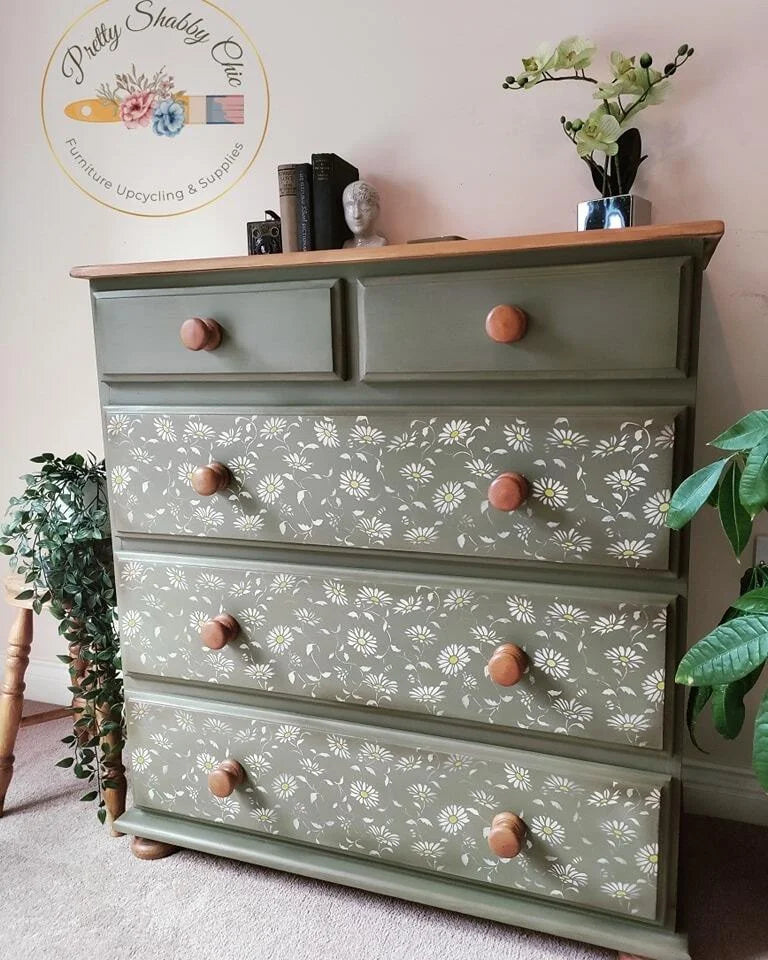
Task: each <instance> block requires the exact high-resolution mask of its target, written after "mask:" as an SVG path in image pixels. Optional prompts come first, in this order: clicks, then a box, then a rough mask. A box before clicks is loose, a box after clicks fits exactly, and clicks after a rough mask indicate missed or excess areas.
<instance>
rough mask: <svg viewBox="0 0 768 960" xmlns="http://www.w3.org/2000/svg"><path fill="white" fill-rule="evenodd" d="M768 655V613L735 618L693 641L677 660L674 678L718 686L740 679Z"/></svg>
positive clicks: (696, 683)
mask: <svg viewBox="0 0 768 960" xmlns="http://www.w3.org/2000/svg"><path fill="white" fill-rule="evenodd" d="M766 657H768V616H764V615H762V616H761V615H750V616H745V617H735V618H734V619H733V620H729V621H728V622H727V623H722V624H720V626H717V627H715V629H714V630H713V631H712V632H711V633H708V634H707V636H706V637H702V638H701V640H699V641H698V642H697V643H695V644H694V645H693V646H692V647H691V649H690V650H689V651H688V653H686V655H685V656H684V657H683V659H682V660H681V661H680V666H679V667H678V668H677V674H676V675H675V680H676V682H677V683H684V684H686V685H687V686H697V687H700V686H706V685H711V686H717V685H719V684H724V683H731V681H733V680H740V679H741V678H742V677H746V676H747V674H748V673H750V672H751V671H752V670H755V669H756V668H757V667H759V666H760V664H762V663H764V662H765V659H766Z"/></svg>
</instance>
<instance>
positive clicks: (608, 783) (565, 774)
mask: <svg viewBox="0 0 768 960" xmlns="http://www.w3.org/2000/svg"><path fill="white" fill-rule="evenodd" d="M127 716H128V732H129V743H130V756H131V764H132V767H133V793H134V802H135V803H136V805H137V806H138V807H142V808H149V809H155V810H159V811H164V812H167V813H173V814H174V815H176V816H182V817H190V818H193V819H196V820H202V821H208V822H213V823H219V824H222V825H223V826H225V827H231V828H235V829H238V830H244V831H246V832H248V833H251V834H259V833H262V834H268V835H270V836H271V837H275V838H277V839H280V838H284V839H285V840H289V841H293V842H300V843H304V844H312V845H316V846H319V847H323V848H326V849H330V850H336V851H344V852H346V853H351V854H354V855H356V856H359V857H364V858H369V857H370V858H376V859H377V860H378V861H382V860H384V861H386V862H388V863H391V864H393V865H396V866H402V867H406V868H409V869H417V870H422V871H430V872H440V873H442V874H444V875H448V876H454V877H459V878H461V879H463V880H467V881H472V882H475V883H479V884H490V885H493V886H494V887H497V888H503V889H505V890H508V891H510V892H516V891H517V892H521V893H525V894H529V895H535V896H539V897H544V898H552V899H554V900H556V901H557V902H563V901H565V902H567V903H570V904H572V905H574V906H581V907H586V908H590V909H599V910H601V911H605V912H608V913H612V914H619V915H622V916H625V917H633V918H637V919H643V920H649V921H654V920H656V919H657V914H658V907H657V899H658V896H657V887H658V883H659V878H660V876H663V875H664V873H665V872H666V869H667V862H668V860H669V861H671V860H672V859H673V858H674V851H673V850H671V849H670V850H667V844H666V842H665V838H664V833H665V831H664V830H663V829H662V823H663V819H664V817H663V813H664V810H665V806H666V803H667V802H668V790H669V786H670V780H669V778H667V777H665V776H663V775H661V774H644V773H640V772H636V771H633V770H629V769H625V768H622V767H614V766H609V765H607V764H591V763H585V762H581V761H573V760H571V761H569V760H562V759H559V758H557V757H552V756H543V755H540V754H533V753H528V752H522V751H514V750H506V749H501V748H493V747H486V746H481V745H479V744H473V743H468V742H464V741H454V740H448V739H443V738H436V737H423V736H416V735H414V734H408V733H405V732H396V731H388V732H387V733H386V734H383V733H382V731H380V730H377V729H375V728H372V727H366V726H363V725H358V724H348V723H341V722H337V721H331V720H321V719H311V720H310V719H308V718H306V717H303V716H300V715H297V714H292V713H278V712H273V711H265V710H258V709H253V708H248V707H239V706H221V705H217V704H215V703H213V702H211V701H207V700H193V699H189V698H186V697H183V698H182V697H174V696H171V695H168V696H162V697H161V696H159V695H156V694H148V693H145V694H142V692H141V690H140V689H137V688H133V689H132V690H129V691H128V698H127ZM212 773H213V774H215V776H214V778H213V781H212V782H211V781H210V780H209V777H210V775H211V774H212ZM499 814H507V817H506V818H503V820H502V822H501V823H500V821H499V820H496V826H495V836H492V837H491V836H489V835H490V831H491V824H492V823H493V822H494V820H495V818H497V817H498V816H499ZM510 814H512V815H514V817H517V818H520V819H521V820H522V821H523V825H524V831H525V834H524V836H523V837H522V838H520V834H515V835H514V836H512V835H511V834H510V829H511V827H510V824H509V821H510V817H509V815H510ZM515 826H520V824H519V823H517V822H515ZM521 832H522V831H521ZM491 843H493V845H494V847H493V848H491ZM510 847H514V848H515V850H516V849H518V848H519V852H518V853H517V855H515V856H510V854H511V853H513V852H514V850H513V849H511V848H510ZM501 851H504V852H503V853H502V852H501ZM507 851H509V852H507Z"/></svg>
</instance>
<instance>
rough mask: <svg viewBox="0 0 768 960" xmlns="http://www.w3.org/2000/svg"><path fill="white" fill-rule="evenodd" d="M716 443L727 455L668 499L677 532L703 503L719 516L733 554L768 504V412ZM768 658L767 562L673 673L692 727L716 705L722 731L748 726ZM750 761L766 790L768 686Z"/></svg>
mask: <svg viewBox="0 0 768 960" xmlns="http://www.w3.org/2000/svg"><path fill="white" fill-rule="evenodd" d="M711 445H712V446H714V447H717V448H718V449H719V450H721V451H723V452H724V453H725V454H726V456H724V457H721V458H720V459H719V460H716V461H715V462H714V463H710V464H708V465H707V466H706V467H702V469H701V470H698V471H697V472H696V473H694V474H693V475H692V476H690V477H688V479H687V480H684V481H683V482H682V483H681V484H680V486H679V487H678V488H677V490H676V491H675V494H674V496H673V497H672V499H671V501H670V504H669V511H668V513H667V524H668V525H669V526H670V527H672V529H673V530H679V529H680V528H681V527H683V526H685V524H687V523H688V522H689V520H691V518H692V517H693V516H694V514H696V513H697V512H698V511H699V510H700V509H701V508H702V507H703V506H704V505H705V504H709V505H710V506H712V507H714V508H715V509H716V510H717V512H718V514H719V515H720V521H721V523H722V527H723V530H724V532H725V535H726V537H727V538H728V542H729V543H730V545H731V548H732V549H733V552H734V554H735V555H736V556H737V557H739V556H741V554H742V553H743V552H744V549H745V547H746V546H747V543H748V542H749V540H750V537H751V535H752V523H753V520H754V518H755V517H756V516H757V515H758V514H759V513H760V512H761V511H763V510H765V509H766V507H767V506H768V410H756V411H753V412H752V413H749V414H747V416H746V417H743V418H742V419H741V420H739V421H738V423H735V424H734V425H733V426H732V427H730V428H729V429H728V430H726V431H725V432H724V433H721V434H720V436H719V437H716V438H715V439H714V440H713V441H712V443H711ZM766 659H768V567H766V566H765V564H759V565H757V566H755V567H751V568H750V569H748V570H747V571H746V573H745V574H744V576H743V577H742V579H741V593H740V596H739V597H738V598H737V599H736V600H734V601H733V603H732V604H731V606H730V607H729V608H728V610H727V611H726V612H725V614H724V616H723V619H722V620H721V622H720V624H719V625H718V626H717V627H715V629H714V630H712V631H711V633H708V634H707V635H706V636H705V637H702V638H701V640H699V641H698V642H697V643H696V644H694V646H692V647H691V649H690V650H689V651H688V653H686V655H685V656H684V657H683V659H682V660H681V662H680V666H679V667H678V669H677V676H676V677H675V679H676V681H677V682H678V683H682V684H685V685H687V686H689V687H690V688H691V691H690V693H689V696H688V709H687V716H688V729H689V731H690V734H691V739H692V740H693V742H694V744H695V743H696V737H695V725H696V721H697V720H698V718H699V716H700V715H701V712H702V711H703V710H704V708H705V707H706V706H707V704H710V703H711V705H712V715H713V719H714V723H715V728H716V729H717V731H718V733H720V734H721V735H722V736H723V737H726V738H727V739H729V740H732V739H734V738H735V737H736V736H738V734H739V733H740V732H741V729H742V727H743V725H744V716H745V710H744V697H745V695H746V694H747V693H748V692H749V691H750V690H751V689H752V687H754V685H755V684H756V683H757V681H758V680H759V679H760V674H761V673H762V670H763V667H764V666H765V661H766ZM752 765H753V767H754V770H755V774H756V775H757V779H758V781H759V782H760V785H761V786H762V787H763V789H764V790H766V791H768V691H766V693H765V694H764V696H763V698H762V701H761V703H760V706H759V708H758V712H757V717H756V719H755V731H754V742H753V752H752Z"/></svg>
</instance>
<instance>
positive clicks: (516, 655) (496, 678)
mask: <svg viewBox="0 0 768 960" xmlns="http://www.w3.org/2000/svg"><path fill="white" fill-rule="evenodd" d="M527 666H528V657H527V655H526V652H525V650H523V649H522V648H521V647H518V645H517V644H516V643H502V645H501V646H500V647H496V649H495V650H494V651H493V654H492V656H491V659H490V660H489V661H488V676H489V677H490V678H491V680H493V682H494V683H497V684H498V685H499V686H500V687H514V685H515V684H516V683H519V682H520V680H521V679H522V676H523V674H524V673H525V668H526V667H527Z"/></svg>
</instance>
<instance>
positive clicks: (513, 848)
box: [488, 813, 526, 860]
mask: <svg viewBox="0 0 768 960" xmlns="http://www.w3.org/2000/svg"><path fill="white" fill-rule="evenodd" d="M525 833H526V827H525V824H524V823H523V821H522V820H521V819H520V817H518V815H517V814H516V813H497V814H496V816H495V817H494V818H493V820H492V821H491V832H490V833H489V834H488V846H489V847H490V848H491V850H492V851H493V852H494V853H495V854H496V856H497V857H503V858H504V859H505V860H509V859H511V858H512V857H516V856H517V855H518V853H520V851H521V850H522V849H523V840H524V839H525Z"/></svg>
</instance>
